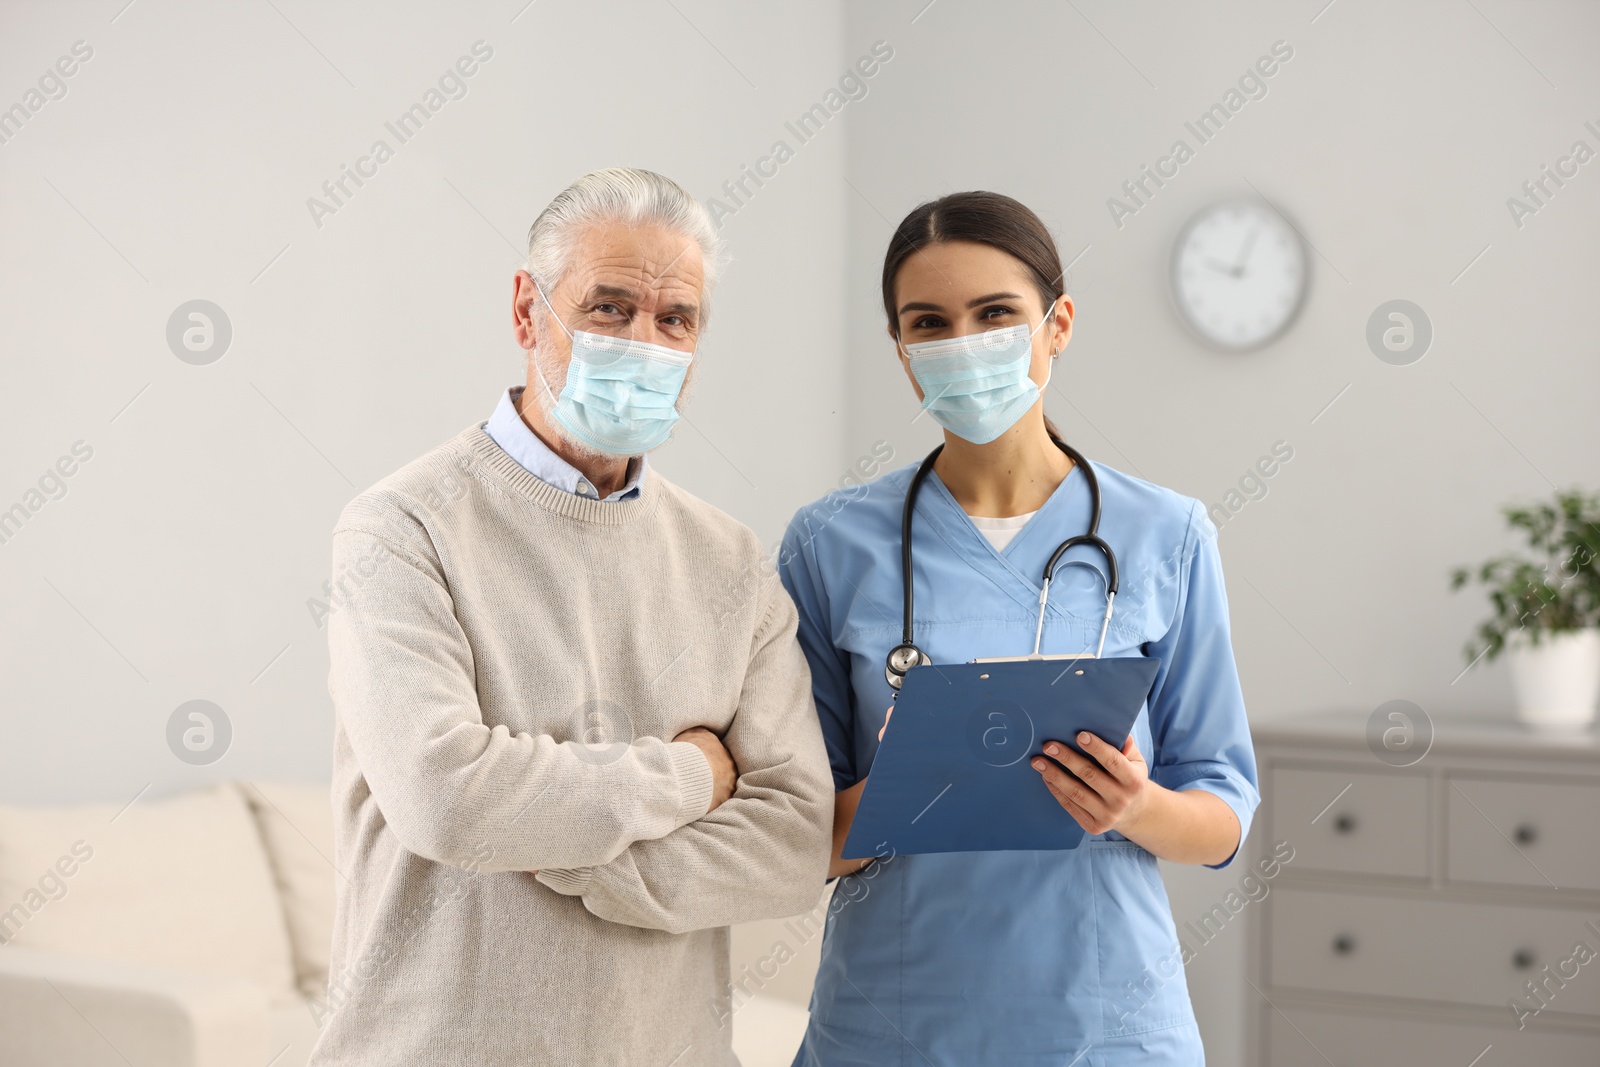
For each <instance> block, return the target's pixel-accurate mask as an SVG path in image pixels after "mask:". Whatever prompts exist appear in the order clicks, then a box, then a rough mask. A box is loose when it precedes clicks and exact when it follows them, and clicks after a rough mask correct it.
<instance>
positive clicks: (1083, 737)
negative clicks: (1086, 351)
mask: <svg viewBox="0 0 1600 1067" xmlns="http://www.w3.org/2000/svg"><path fill="white" fill-rule="evenodd" d="M1089 741H1090V737H1089V734H1088V733H1087V732H1084V733H1081V734H1079V735H1078V744H1080V745H1087V744H1088V743H1089Z"/></svg>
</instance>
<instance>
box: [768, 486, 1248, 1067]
mask: <svg viewBox="0 0 1600 1067" xmlns="http://www.w3.org/2000/svg"><path fill="white" fill-rule="evenodd" d="M1091 462H1092V461H1091ZM915 469H916V468H915V465H911V466H906V467H903V468H901V469H899V470H896V471H893V472H891V473H889V474H887V475H885V476H884V477H882V478H880V479H878V480H877V481H874V482H871V483H869V484H866V485H857V486H852V487H849V488H846V489H841V490H839V491H837V492H834V493H830V494H829V495H828V496H825V497H823V498H822V499H821V500H818V501H816V502H815V503H813V504H810V505H807V506H806V507H804V508H802V509H801V510H800V511H799V512H798V513H797V514H796V515H795V517H794V520H793V521H792V522H791V523H790V525H789V528H788V531H787V533H786V534H785V536H784V541H783V545H782V548H781V549H780V551H779V559H778V562H779V573H780V575H781V577H782V579H783V583H784V586H785V587H786V588H787V589H788V590H789V594H790V596H792V597H793V598H794V601H795V604H796V606H797V607H798V608H799V613H800V624H799V639H800V644H801V647H802V648H803V649H804V651H805V655H806V658H807V660H808V661H809V662H810V665H811V676H812V687H813V690H814V693H815V696H816V705H817V714H818V716H819V717H820V718H821V721H822V733H823V738H824V740H825V741H826V744H827V749H828V758H829V760H830V762H831V763H832V766H833V776H834V784H835V786H836V787H837V788H838V789H840V790H843V789H847V788H849V787H850V786H852V785H854V784H855V783H856V782H858V781H860V780H861V779H862V778H863V777H865V776H866V774H867V772H868V771H869V770H870V769H871V767H872V758H873V755H874V754H875V753H876V752H877V748H878V737H877V735H878V729H879V728H880V727H881V726H882V725H883V721H884V715H885V712H886V710H887V708H888V707H889V704H890V702H891V700H892V697H893V691H892V690H891V689H890V688H889V684H888V682H887V681H886V680H885V679H884V673H883V667H884V655H885V654H886V653H887V652H888V651H889V649H891V648H893V647H894V646H895V645H897V644H899V643H900V638H901V633H900V626H901V615H902V610H903V609H902V606H901V584H900V517H901V509H902V507H903V505H904V503H905V495H906V489H907V487H908V485H909V484H910V481H911V476H912V474H913V473H914V472H915ZM1094 471H1095V474H1096V475H1098V476H1099V480H1100V491H1101V494H1102V497H1103V505H1102V516H1101V520H1100V534H1101V536H1102V537H1103V538H1105V540H1106V541H1107V542H1108V543H1109V544H1110V545H1111V547H1112V550H1113V551H1114V552H1116V554H1117V563H1118V566H1119V570H1120V586H1121V587H1120V590H1119V592H1118V594H1117V598H1116V611H1115V614H1114V615H1113V617H1112V620H1111V627H1110V630H1109V631H1108V633H1107V635H1106V643H1105V650H1104V653H1103V654H1104V655H1106V656H1139V655H1150V656H1154V657H1156V658H1158V659H1160V661H1161V666H1160V669H1159V670H1158V671H1157V673H1156V678H1155V683H1154V686H1153V688H1152V690H1151V694H1150V699H1149V701H1148V703H1147V704H1146V706H1145V708H1144V710H1143V711H1141V712H1140V715H1139V719H1138V722H1137V724H1136V725H1135V727H1134V737H1135V740H1136V741H1137V743H1138V745H1139V750H1140V752H1142V753H1143V754H1144V757H1145V759H1146V760H1147V761H1148V763H1149V767H1150V777H1151V778H1152V779H1153V780H1154V781H1156V782H1158V783H1159V784H1161V785H1163V786H1166V787H1167V788H1169V789H1204V790H1206V791H1208V792H1211V793H1214V794H1216V795H1217V796H1219V797H1221V798H1222V799H1223V800H1224V801H1226V802H1227V804H1228V806H1229V807H1230V808H1232V809H1233V812H1234V814H1235V815H1236V816H1238V819H1239V826H1240V829H1241V840H1242V838H1243V832H1244V831H1248V829H1249V826H1250V818H1251V815H1252V813H1253V812H1254V811H1255V808H1256V805H1257V804H1258V803H1259V801H1260V796H1259V793H1258V792H1257V779H1256V764H1255V754H1254V752H1253V750H1252V748H1251V744H1250V733H1249V726H1248V723H1247V721H1246V719H1245V709H1244V698H1243V694H1242V693H1241V691H1240V688H1239V675H1238V670H1237V668H1236V667H1235V665H1234V660H1233V649H1232V646H1231V644H1230V642H1229V636H1228V634H1229V627H1228V604H1227V596H1226V591H1225V589H1224V586H1223V580H1222V562H1221V559H1220V557H1219V556H1218V553H1217V545H1216V536H1217V531H1216V527H1215V526H1214V525H1213V524H1212V522H1211V520H1210V519H1209V518H1208V517H1207V515H1206V512H1205V509H1204V507H1203V506H1202V505H1201V504H1200V503H1199V502H1198V501H1196V500H1193V499H1191V498H1189V497H1185V496H1181V495H1180V494H1178V493H1175V492H1173V491H1171V490H1169V489H1163V488H1161V487H1160V486H1156V485H1152V484H1150V483H1149V482H1146V481H1143V480H1141V479H1138V478H1134V477H1131V476H1129V475H1126V474H1123V473H1121V472H1120V471H1116V470H1113V469H1111V468H1109V467H1106V466H1104V465H1102V464H1099V463H1094ZM1089 512H1090V495H1089V489H1088V483H1087V481H1086V480H1085V478H1084V475H1083V472H1082V471H1081V470H1078V469H1077V468H1076V467H1075V468H1074V469H1073V470H1072V472H1071V473H1070V474H1068V476H1067V477H1066V478H1065V479H1064V480H1063V481H1062V483H1061V484H1060V485H1059V486H1058V487H1057V488H1056V490H1055V492H1054V493H1052V494H1051V496H1050V499H1049V500H1048V501H1047V502H1046V503H1045V505H1044V506H1043V507H1042V508H1040V510H1039V511H1038V513H1037V514H1036V515H1034V517H1033V518H1032V519H1031V520H1030V521H1029V522H1028V524H1027V525H1026V526H1024V527H1023V529H1022V530H1021V532H1019V533H1018V534H1017V535H1016V537H1015V539H1013V540H1012V542H1011V543H1010V544H1009V545H1008V546H1007V547H1006V550H1005V551H1004V552H997V551H996V550H995V549H994V547H993V546H992V545H991V544H990V543H989V542H988V541H987V540H986V539H985V538H984V536H983V535H982V533H980V532H979V531H978V529H977V528H976V527H975V526H974V525H973V524H972V521H971V520H970V519H969V518H968V516H967V514H966V513H965V512H964V511H962V510H961V507H960V505H959V504H957V503H956V501H955V498H954V497H952V496H951V495H950V491H949V490H948V489H947V488H946V487H945V485H944V483H943V482H941V481H940V480H939V476H938V475H937V474H933V473H930V474H929V476H928V478H927V480H926V481H925V482H923V485H922V490H921V492H920V493H919V494H918V497H917V505H916V512H915V518H914V520H913V534H912V536H913V541H914V563H913V576H914V578H915V581H916V605H915V606H916V617H915V622H916V641H917V644H918V645H919V646H921V648H922V649H923V651H924V652H926V653H927V654H928V655H929V656H931V657H932V659H933V661H934V662H935V663H946V662H948V663H962V662H966V661H967V660H971V659H973V658H975V657H979V656H1015V655H1025V654H1027V653H1028V652H1030V651H1031V650H1032V648H1033V637H1034V627H1035V624H1036V622H1037V619H1038V605H1039V587H1040V578H1041V575H1042V573H1043V570H1044V565H1045V562H1046V561H1047V560H1048V559H1049V557H1050V554H1051V553H1052V552H1053V551H1055V548H1056V546H1057V545H1058V544H1060V543H1061V541H1063V540H1065V539H1066V538H1068V537H1071V536H1073V535H1075V534H1080V533H1083V532H1085V531H1086V530H1087V529H1088V525H1089ZM1104 566H1105V564H1104V561H1103V557H1102V556H1101V555H1100V554H1099V552H1098V551H1096V550H1095V549H1093V548H1089V547H1087V546H1081V545H1080V546H1077V547H1074V548H1073V549H1071V550H1069V551H1068V552H1067V554H1066V556H1065V557H1063V561H1062V563H1061V565H1060V567H1059V568H1058V570H1057V572H1056V579H1055V581H1053V582H1052V583H1051V587H1050V605H1049V613H1048V614H1047V615H1046V618H1045V625H1044V639H1043V643H1042V646H1041V651H1042V652H1044V653H1047V654H1048V653H1064V652H1093V651H1094V648H1095V643H1096V642H1097V640H1098V638H1099V633H1100V622H1101V619H1102V618H1103V617H1104V614H1105V581H1104V577H1103V575H1104ZM1113 740H1120V739H1113ZM1039 788H1040V790H1041V791H1044V789H1045V786H1044V783H1043V781H1041V782H1040V783H1039ZM1061 817H1062V818H1063V819H1070V818H1071V816H1070V815H1068V814H1067V812H1066V811H1065V810H1063V811H1062V812H1061ZM1228 862H1231V857H1230V859H1229V860H1228V861H1225V862H1224V863H1222V864H1218V865H1217V866H1226V865H1227V863H1228ZM1183 955H1184V949H1183V948H1182V947H1181V946H1180V944H1179V941H1178V937H1177V933H1176V930H1175V929H1174V926H1173V921H1172V911H1171V907H1170V906H1169V904H1168V902H1167V895H1166V889H1165V887H1164V886H1163V884H1162V880H1161V874H1160V871H1159V869H1158V868H1157V866H1156V859H1155V857H1154V856H1153V855H1151V854H1150V853H1149V852H1147V851H1145V849H1144V848H1142V847H1141V846H1139V845H1137V844H1135V843H1133V842H1132V841H1129V840H1128V839H1127V838H1125V837H1123V836H1122V835H1121V834H1119V833H1117V832H1115V831H1110V832H1107V833H1104V834H1099V835H1093V836H1089V837H1087V838H1086V839H1085V840H1084V843H1083V844H1082V845H1081V846H1080V847H1079V848H1077V849H1074V850H1070V851H1052V852H968V853H951V854H942V855H916V856H892V857H890V858H888V859H880V860H879V861H877V862H875V863H873V864H871V865H869V866H868V867H867V868H866V869H865V870H864V871H862V872H861V873H859V874H853V875H847V876H845V877H844V878H841V879H840V880H839V884H838V885H837V886H835V888H834V900H833V903H832V904H831V905H830V908H829V914H828V918H827V921H826V925H825V931H824V938H823V945H822V964H821V967H820V969H819V971H818V974H817V980H816V985H815V987H814V990H813V992H812V997H811V1022H810V1025H809V1027H808V1029H807V1032H806V1037H805V1042H804V1044H803V1045H802V1047H801V1049H800V1051H799V1054H798V1055H797V1056H796V1058H795V1061H794V1062H795V1065H796V1067H802V1065H804V1067H841V1065H856V1064H860V1065H863V1067H865V1065H871V1067H890V1065H895V1064H905V1065H926V1064H933V1065H937V1067H944V1065H946V1064H949V1065H961V1067H968V1065H973V1064H1001V1063H1003V1064H1007V1065H1008V1067H1012V1065H1016V1067H1023V1065H1034V1064H1037V1065H1041V1067H1042V1065H1045V1064H1049V1065H1051V1067H1064V1065H1067V1064H1072V1065H1074V1067H1113V1065H1121V1064H1141V1065H1145V1067H1151V1065H1156V1067H1160V1065H1168V1064H1173V1065H1176V1064H1183V1065H1185V1067H1191V1065H1195V1064H1202V1063H1204V1055H1205V1054H1204V1051H1203V1049H1202V1047H1201V1044H1200V1036H1199V1032H1198V1030H1197V1029H1196V1026H1195V1021H1194V1011H1193V1009H1192V1008H1191V1006H1190V1003H1189V993H1188V988H1187V986H1186V984H1185V981H1184V973H1183Z"/></svg>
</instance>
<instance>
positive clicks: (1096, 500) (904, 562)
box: [883, 437, 1117, 692]
mask: <svg viewBox="0 0 1600 1067" xmlns="http://www.w3.org/2000/svg"><path fill="white" fill-rule="evenodd" d="M1051 440H1053V441H1055V443H1056V445H1057V447H1059V448H1060V449H1061V451H1063V452H1065V453H1066V454H1067V455H1068V456H1070V457H1071V459H1072V462H1073V463H1074V464H1076V465H1077V467H1078V468H1079V469H1080V470H1082V471H1083V476H1084V477H1085V478H1087V479H1089V499H1090V501H1091V507H1090V511H1089V530H1088V532H1087V533H1081V534H1078V535H1077V536H1076V537H1069V538H1067V539H1066V540H1065V541H1063V542H1061V544H1059V545H1057V546H1056V550H1055V551H1054V552H1052V553H1051V554H1050V562H1048V563H1046V564H1045V565H1044V585H1043V587H1042V588H1040V590H1039V623H1038V625H1037V626H1036V627H1034V631H1033V652H1032V654H1031V655H1028V656H996V657H990V658H988V659H978V660H973V662H974V663H989V662H1001V661H1006V660H1017V659H1079V658H1082V657H1084V656H1087V655H1088V653H1083V652H1074V653H1068V654H1066V655H1058V656H1041V655H1039V642H1040V640H1041V639H1042V638H1043V637H1044V614H1045V607H1046V605H1047V604H1048V603H1049V598H1050V581H1051V579H1052V578H1054V577H1055V572H1056V564H1058V563H1060V562H1061V557H1062V556H1063V555H1065V554H1066V551H1067V549H1069V548H1072V547H1074V546H1075V545H1093V546H1094V547H1095V548H1098V549H1099V550H1100V551H1101V552H1102V553H1103V554H1104V555H1105V557H1106V564H1107V575H1106V614H1105V618H1104V619H1103V620H1102V621H1101V623H1100V643H1099V644H1098V645H1097V646H1096V647H1095V650H1094V658H1095V659H1099V658H1100V653H1101V652H1102V651H1103V650H1104V649H1105V647H1106V630H1107V629H1108V628H1109V627H1110V626H1111V606H1112V602H1113V601H1115V600H1116V597H1117V556H1116V553H1114V552H1112V551H1111V546H1110V545H1108V544H1106V543H1105V541H1104V540H1102V539H1101V537H1100V535H1099V533H1098V531H1099V529H1100V480H1099V479H1098V478H1096V477H1095V473H1094V468H1093V467H1091V466H1089V463H1088V461H1087V460H1085V459H1084V458H1083V456H1082V455H1080V454H1079V453H1078V450H1077V449H1075V448H1073V447H1072V446H1071V445H1069V444H1067V443H1066V442H1065V441H1062V440H1059V439H1057V438H1054V437H1052V438H1051ZM943 451H944V445H942V444H941V445H940V446H939V447H938V448H935V449H934V450H933V451H932V452H929V453H928V457H927V458H926V459H924V460H923V461H922V466H920V467H918V468H917V473H916V474H914V475H912V477H911V485H910V486H909V487H908V488H907V489H906V504H905V510H904V511H903V512H901V515H900V582H901V589H902V590H903V595H904V600H905V625H904V627H903V629H902V630H901V640H900V643H899V644H898V645H896V646H895V647H894V648H892V649H890V650H889V655H888V656H887V657H886V658H885V660H884V671H883V673H884V677H886V678H887V679H888V680H889V684H890V685H891V686H893V687H894V689H895V691H896V692H898V691H899V689H900V683H901V682H902V681H904V679H905V676H906V672H907V671H909V670H910V669H911V668H913V667H917V666H921V665H923V664H928V663H932V662H933V660H931V659H930V658H928V654H927V653H925V652H923V651H922V649H920V648H918V647H917V643H916V639H915V637H914V635H913V632H912V622H911V609H912V600H913V584H914V583H913V582H912V578H911V516H912V512H913V509H914V508H915V506H916V503H917V492H918V491H919V490H920V489H921V488H922V483H923V480H924V479H926V478H927V477H928V472H929V471H931V470H933V461H934V460H936V459H938V458H939V453H940V452H943Z"/></svg>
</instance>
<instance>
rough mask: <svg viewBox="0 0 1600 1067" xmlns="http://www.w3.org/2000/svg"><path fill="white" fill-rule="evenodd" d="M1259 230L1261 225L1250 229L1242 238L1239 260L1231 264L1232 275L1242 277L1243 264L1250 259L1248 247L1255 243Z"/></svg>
mask: <svg viewBox="0 0 1600 1067" xmlns="http://www.w3.org/2000/svg"><path fill="white" fill-rule="evenodd" d="M1260 232H1261V227H1260V226H1256V227H1254V228H1253V229H1251V231H1250V234H1249V236H1247V237H1246V238H1245V239H1244V246H1243V247H1241V248H1240V249H1239V262H1237V263H1235V264H1234V265H1233V276H1234V277H1235V278H1242V277H1244V265H1245V264H1246V263H1248V262H1249V261H1250V248H1251V246H1252V245H1254V244H1255V243H1256V235H1257V234H1259V233H1260Z"/></svg>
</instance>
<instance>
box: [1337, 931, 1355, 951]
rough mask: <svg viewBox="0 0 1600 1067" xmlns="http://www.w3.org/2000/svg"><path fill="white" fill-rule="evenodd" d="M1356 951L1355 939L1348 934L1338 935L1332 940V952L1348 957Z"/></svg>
mask: <svg viewBox="0 0 1600 1067" xmlns="http://www.w3.org/2000/svg"><path fill="white" fill-rule="evenodd" d="M1355 950H1356V939H1355V938H1354V937H1352V936H1350V935H1349V934H1339V935H1338V936H1336V937H1335V938H1334V939H1333V951H1335V952H1337V953H1338V954H1339V955H1341V956H1348V955H1350V953H1352V952H1354V951H1355Z"/></svg>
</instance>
